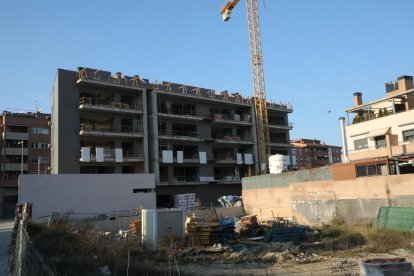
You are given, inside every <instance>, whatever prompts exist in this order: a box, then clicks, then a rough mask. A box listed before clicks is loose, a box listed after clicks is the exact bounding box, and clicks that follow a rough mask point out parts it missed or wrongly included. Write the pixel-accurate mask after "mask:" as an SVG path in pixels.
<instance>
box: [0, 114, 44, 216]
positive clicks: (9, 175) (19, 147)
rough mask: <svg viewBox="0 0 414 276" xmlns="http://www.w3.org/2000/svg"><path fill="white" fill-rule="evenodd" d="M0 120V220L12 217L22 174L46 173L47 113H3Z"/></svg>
mask: <svg viewBox="0 0 414 276" xmlns="http://www.w3.org/2000/svg"><path fill="white" fill-rule="evenodd" d="M0 121H1V124H0V131H1V137H0V164H1V165H0V166H1V167H0V218H12V217H14V211H15V206H16V203H17V185H18V178H19V176H20V175H21V173H22V171H23V174H38V173H40V174H47V173H49V166H50V149H49V145H50V127H49V122H50V114H43V113H40V112H33V113H32V112H28V113H17V112H9V111H4V112H3V114H2V115H1V116H0ZM22 159H23V160H22Z"/></svg>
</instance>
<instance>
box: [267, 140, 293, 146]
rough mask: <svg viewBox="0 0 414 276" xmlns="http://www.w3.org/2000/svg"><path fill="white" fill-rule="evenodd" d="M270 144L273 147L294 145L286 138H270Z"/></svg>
mask: <svg viewBox="0 0 414 276" xmlns="http://www.w3.org/2000/svg"><path fill="white" fill-rule="evenodd" d="M269 145H270V146H272V147H289V148H290V147H292V145H291V144H290V143H289V141H287V140H286V139H272V138H271V139H270V141H269Z"/></svg>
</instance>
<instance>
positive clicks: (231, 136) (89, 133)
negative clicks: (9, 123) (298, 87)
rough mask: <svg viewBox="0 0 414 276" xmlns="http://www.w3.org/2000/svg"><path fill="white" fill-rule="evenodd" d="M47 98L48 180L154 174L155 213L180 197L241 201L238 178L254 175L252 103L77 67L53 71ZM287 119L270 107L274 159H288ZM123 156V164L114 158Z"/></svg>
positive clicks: (286, 108)
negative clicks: (190, 195)
mask: <svg viewBox="0 0 414 276" xmlns="http://www.w3.org/2000/svg"><path fill="white" fill-rule="evenodd" d="M52 99H53V103H52V172H53V173H143V172H150V173H154V175H155V181H156V185H157V197H158V200H157V201H158V203H159V206H160V207H172V206H171V204H172V198H171V195H173V194H178V193H189V192H196V193H197V197H198V198H199V199H200V200H201V201H202V202H203V203H206V204H207V203H208V204H210V203H216V202H217V198H218V197H219V196H221V195H224V194H236V195H239V194H240V193H241V178H242V177H245V176H249V175H254V174H256V173H257V172H258V171H259V163H260V160H258V154H257V150H258V148H257V139H256V123H255V111H254V105H253V99H252V98H250V97H243V96H241V95H240V94H238V93H229V92H227V91H223V92H221V93H216V92H215V91H214V90H211V89H205V88H199V87H194V86H188V85H183V84H177V83H171V82H153V83H150V82H149V81H148V80H145V79H142V78H141V77H139V76H133V77H129V76H126V75H123V74H121V73H116V74H114V75H111V73H110V72H107V71H101V70H95V69H89V68H78V71H77V72H75V71H68V70H63V69H59V70H58V72H57V75H56V80H55V85H54V87H53V92H52ZM291 112H292V107H291V106H290V105H286V104H275V103H268V114H269V115H268V116H269V128H270V147H271V151H272V153H273V154H276V153H279V154H283V155H289V154H290V148H291V145H290V143H289V139H290V137H289V130H291V129H292V125H291V124H289V121H288V114H289V113H291ZM123 121H125V123H129V122H131V123H130V124H132V125H130V126H132V127H134V131H133V132H132V133H125V131H122V127H123V126H124V125H125V124H123ZM134 122H141V123H140V126H139V130H138V131H135V125H134ZM119 127H121V131H119V130H118V129H119ZM130 149H131V150H130ZM102 150H103V153H104V158H103V160H102V158H98V156H100V155H101V154H99V153H100V152H102ZM120 150H122V155H123V159H122V160H118V159H117V157H116V156H115V157H114V156H111V152H115V155H116V152H117V151H118V152H119V151H120ZM131 151H132V152H133V156H132V157H131V158H129V159H128V158H126V156H127V152H131ZM79 152H81V153H79ZM107 152H108V153H109V154H108V155H109V157H108V158H107V155H106V153H107ZM85 157H86V158H85ZM98 159H99V160H98Z"/></svg>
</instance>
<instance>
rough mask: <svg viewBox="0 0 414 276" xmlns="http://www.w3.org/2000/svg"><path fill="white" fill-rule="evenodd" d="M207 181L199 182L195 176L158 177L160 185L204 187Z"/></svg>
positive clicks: (198, 178)
mask: <svg viewBox="0 0 414 276" xmlns="http://www.w3.org/2000/svg"><path fill="white" fill-rule="evenodd" d="M208 183H209V181H201V179H200V177H198V176H196V175H187V176H185V175H184V176H174V177H168V176H165V175H160V185H205V184H208Z"/></svg>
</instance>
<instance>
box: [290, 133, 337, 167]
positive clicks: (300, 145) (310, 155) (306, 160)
mask: <svg viewBox="0 0 414 276" xmlns="http://www.w3.org/2000/svg"><path fill="white" fill-rule="evenodd" d="M290 143H291V144H292V146H293V148H292V164H293V166H292V167H293V168H294V169H299V170H301V169H312V168H319V167H323V166H326V165H330V164H333V163H338V162H341V147H338V146H332V145H326V144H325V143H321V141H320V140H316V139H303V138H301V139H294V140H291V141H290Z"/></svg>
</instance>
